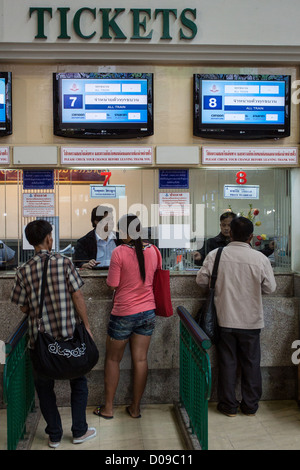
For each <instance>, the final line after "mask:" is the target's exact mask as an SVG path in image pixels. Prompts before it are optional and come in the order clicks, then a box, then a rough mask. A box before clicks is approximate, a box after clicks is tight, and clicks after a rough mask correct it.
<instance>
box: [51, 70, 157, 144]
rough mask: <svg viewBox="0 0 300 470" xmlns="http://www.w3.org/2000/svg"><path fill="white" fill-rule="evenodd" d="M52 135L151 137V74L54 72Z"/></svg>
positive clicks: (90, 137)
mask: <svg viewBox="0 0 300 470" xmlns="http://www.w3.org/2000/svg"><path fill="white" fill-rule="evenodd" d="M53 108H54V109H53V115H54V134H55V135H59V136H62V137H74V138H84V139H113V138H120V139H121V138H139V137H146V136H150V135H153V74H151V73H54V74H53Z"/></svg>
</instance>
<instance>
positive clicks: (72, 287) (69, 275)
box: [11, 220, 96, 448]
mask: <svg viewBox="0 0 300 470" xmlns="http://www.w3.org/2000/svg"><path fill="white" fill-rule="evenodd" d="M25 235H26V238H27V240H28V242H29V243H30V244H31V245H33V246H34V249H35V255H34V257H33V258H31V259H30V260H29V261H28V262H27V263H25V264H24V265H23V266H21V267H20V268H19V269H18V271H17V273H16V276H15V283H14V287H13V290H12V293H11V301H12V302H14V303H16V304H17V305H19V306H20V309H21V311H22V312H23V313H25V314H27V315H28V318H29V337H30V348H31V349H34V344H35V340H36V337H37V332H38V329H37V325H38V315H39V305H40V297H41V283H42V273H43V266H44V262H45V259H46V257H47V256H49V257H50V258H49V264H48V271H47V287H46V290H45V302H44V306H43V324H44V327H45V331H47V333H50V334H51V335H52V336H53V337H55V338H57V339H59V338H67V337H72V336H73V331H74V328H75V323H76V313H77V314H78V315H79V317H80V318H81V320H82V321H83V323H84V325H85V327H86V329H87V331H88V332H89V334H90V335H92V334H91V331H90V326H89V321H88V317H87V310H86V305H85V301H84V298H83V295H82V292H81V291H80V288H81V287H82V285H83V281H82V279H81V277H80V276H79V274H78V273H77V271H76V269H75V267H74V265H73V264H72V262H71V261H70V260H69V259H68V258H66V257H63V256H61V255H60V254H52V255H51V254H50V253H51V249H52V244H53V239H52V226H51V225H50V224H49V222H47V221H45V220H35V221H34V222H30V223H29V224H28V225H27V227H26V228H25ZM34 380H35V387H36V390H37V393H38V397H39V401H40V407H41V412H42V414H43V416H44V418H45V421H46V423H47V427H46V433H47V434H49V442H48V443H49V446H50V447H54V448H55V447H58V445H59V444H60V441H61V438H62V432H63V430H62V424H61V419H60V415H59V412H58V409H57V405H56V396H55V392H54V380H52V379H48V378H45V377H42V376H40V375H38V374H37V373H36V372H35V371H34ZM70 385H71V391H72V395H71V407H72V433H73V443H74V444H80V443H81V442H84V441H86V440H88V439H91V438H93V437H94V436H95V435H96V430H95V429H94V428H88V425H87V423H86V406H87V397H88V387H87V380H86V378H85V377H80V378H78V379H73V380H70Z"/></svg>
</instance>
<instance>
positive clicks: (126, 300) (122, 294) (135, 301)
mask: <svg viewBox="0 0 300 470" xmlns="http://www.w3.org/2000/svg"><path fill="white" fill-rule="evenodd" d="M158 255H159V260H160V261H159V262H160V265H161V255H160V253H158ZM144 259H145V271H146V279H145V283H143V281H142V278H141V275H140V270H139V263H138V259H137V256H136V252H135V248H134V247H133V246H129V245H120V246H118V247H117V248H115V249H114V251H113V253H112V257H111V260H110V266H109V271H108V276H107V281H106V282H107V284H108V285H109V286H111V287H117V289H116V294H115V298H114V306H113V309H112V312H111V313H112V315H119V316H124V315H133V314H135V313H139V312H145V311H147V310H152V309H155V300H154V295H153V277H154V273H155V271H156V269H157V267H158V259H157V250H156V249H155V248H154V246H153V245H146V246H145V247H144Z"/></svg>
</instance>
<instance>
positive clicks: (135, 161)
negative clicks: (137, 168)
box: [61, 147, 152, 165]
mask: <svg viewBox="0 0 300 470" xmlns="http://www.w3.org/2000/svg"><path fill="white" fill-rule="evenodd" d="M61 163H62V165H70V164H76V165H151V164H152V147H63V148H62V149H61Z"/></svg>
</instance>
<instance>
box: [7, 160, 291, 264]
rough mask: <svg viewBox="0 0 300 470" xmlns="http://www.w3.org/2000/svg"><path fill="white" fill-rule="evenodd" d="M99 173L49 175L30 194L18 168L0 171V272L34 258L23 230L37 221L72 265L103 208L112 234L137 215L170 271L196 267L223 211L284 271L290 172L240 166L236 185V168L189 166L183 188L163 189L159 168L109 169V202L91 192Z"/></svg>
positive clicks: (287, 260) (99, 183)
mask: <svg viewBox="0 0 300 470" xmlns="http://www.w3.org/2000/svg"><path fill="white" fill-rule="evenodd" d="M101 172H103V170H98V169H91V170H89V169H65V170H54V172H53V175H54V176H53V187H52V188H48V189H38V190H32V189H24V184H23V180H24V175H23V171H22V170H1V180H0V209H1V211H0V214H1V227H0V269H7V268H10V269H11V268H12V267H14V266H17V265H20V264H22V263H23V262H25V261H27V260H28V259H29V258H30V257H31V256H32V255H33V249H32V247H30V246H28V244H27V242H26V239H25V238H24V236H23V231H24V227H25V226H26V225H27V223H28V222H30V221H31V220H34V219H35V218H45V219H47V220H48V221H49V222H50V223H51V224H52V225H53V235H54V250H55V251H58V252H60V253H62V254H64V255H65V256H68V257H70V258H71V259H73V260H74V253H75V248H76V244H77V242H78V240H79V239H80V238H81V237H83V236H85V235H86V234H88V233H89V232H91V231H92V230H93V225H92V221H91V213H92V210H93V208H94V207H96V206H98V205H99V204H105V205H109V206H110V207H111V208H112V210H113V212H112V215H113V231H114V232H117V221H118V218H119V217H120V216H121V215H123V214H125V213H128V212H130V213H134V214H137V215H138V216H139V218H140V220H141V222H142V226H143V238H144V239H145V240H146V239H147V240H149V241H150V242H151V243H154V244H155V245H157V246H158V247H159V249H160V250H161V253H162V257H163V266H164V268H166V269H169V270H170V271H172V272H176V271H181V272H182V273H183V272H188V271H196V270H197V269H199V263H196V262H195V253H196V252H200V251H201V250H202V252H203V250H204V252H205V249H206V246H207V240H208V239H211V238H214V237H216V236H217V235H219V234H220V232H221V226H220V216H221V214H223V213H224V212H226V211H233V212H234V213H236V214H239V215H244V216H245V217H250V218H251V219H252V220H253V223H254V240H253V249H256V250H261V251H263V252H264V253H265V255H268V257H269V259H270V261H271V263H272V265H273V267H274V269H275V270H280V271H281V270H287V271H288V270H290V266H291V241H290V238H291V237H290V235H291V233H290V227H291V209H290V206H291V203H290V199H291V197H290V170H289V169H259V170H251V169H245V170H243V173H242V174H241V175H240V176H244V177H245V179H246V180H247V181H246V182H244V181H242V180H241V178H240V180H238V177H237V173H238V170H233V169H230V170H226V169H190V170H188V185H187V187H184V188H183V187H178V188H174V187H173V188H166V187H163V186H162V185H160V176H161V174H160V170H158V169H140V168H114V169H113V170H112V172H111V173H112V175H111V178H110V180H109V185H110V188H112V187H113V186H114V187H115V188H116V191H117V193H116V194H115V197H114V198H108V199H101V198H98V197H97V192H94V193H92V191H91V188H92V186H94V187H95V188H96V189H97V187H99V186H100V187H102V186H103V182H104V178H103V176H101ZM243 183H245V184H243ZM33 194H35V195H36V200H37V203H36V205H35V202H34V201H33V200H34V198H33ZM95 194H96V197H95ZM39 204H41V205H40V206H39ZM13 253H14V256H13V258H12V257H11V256H12V254H13ZM205 254H206V253H205ZM200 265H201V263H200Z"/></svg>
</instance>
